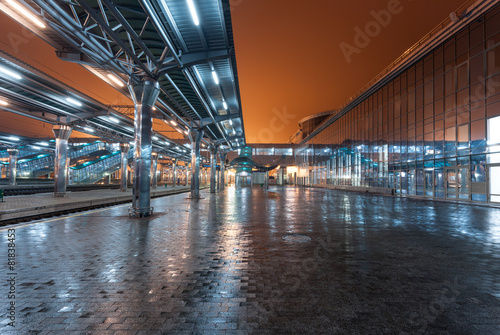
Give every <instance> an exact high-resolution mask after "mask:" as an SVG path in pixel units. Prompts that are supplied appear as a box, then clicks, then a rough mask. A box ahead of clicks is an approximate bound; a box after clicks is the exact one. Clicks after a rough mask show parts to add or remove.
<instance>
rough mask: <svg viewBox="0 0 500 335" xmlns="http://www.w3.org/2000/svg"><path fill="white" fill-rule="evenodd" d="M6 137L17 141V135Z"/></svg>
mask: <svg viewBox="0 0 500 335" xmlns="http://www.w3.org/2000/svg"><path fill="white" fill-rule="evenodd" d="M8 139H9V140H11V141H19V137H15V136H9V137H8Z"/></svg>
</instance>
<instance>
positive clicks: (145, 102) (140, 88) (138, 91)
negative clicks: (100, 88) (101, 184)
mask: <svg viewBox="0 0 500 335" xmlns="http://www.w3.org/2000/svg"><path fill="white" fill-rule="evenodd" d="M132 79H133V78H131V81H130V82H129V85H128V88H129V91H130V94H131V96H132V99H133V101H134V105H135V113H134V133H135V139H134V183H133V188H132V192H133V193H132V207H130V208H129V215H130V216H135V217H143V216H149V215H151V214H153V208H152V207H151V154H152V142H151V138H152V133H153V106H154V104H155V102H156V99H157V98H158V94H159V93H160V85H159V84H158V82H157V81H155V80H153V79H151V78H148V77H143V78H141V81H140V82H139V83H135V82H132Z"/></svg>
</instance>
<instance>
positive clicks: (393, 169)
mask: <svg viewBox="0 0 500 335" xmlns="http://www.w3.org/2000/svg"><path fill="white" fill-rule="evenodd" d="M295 154H296V162H297V165H298V167H299V173H298V176H299V178H298V182H299V183H301V184H309V185H311V184H332V185H343V186H358V187H379V188H388V189H392V190H393V192H394V193H396V194H401V195H410V196H421V197H432V198H446V199H460V200H469V201H477V202H500V6H496V7H495V8H493V9H492V10H490V11H489V12H487V13H485V14H484V15H483V17H482V20H475V21H474V22H473V23H470V24H469V25H468V26H467V27H465V28H464V29H462V30H461V31H459V32H458V33H456V34H454V35H453V36H451V37H450V38H448V39H447V40H446V41H445V42H443V43H442V44H440V45H439V46H437V47H435V48H434V49H433V50H431V51H429V52H428V53H427V54H426V55H425V56H423V57H421V58H420V59H419V60H418V61H416V62H414V63H413V64H412V65H411V66H409V67H407V68H406V69H405V70H404V71H402V72H400V73H398V74H397V75H396V76H394V77H393V78H392V80H390V81H389V82H387V83H386V84H385V85H384V86H382V87H380V88H379V89H378V90H377V91H376V92H374V93H373V94H371V95H370V96H368V97H367V98H365V99H364V100H363V101H361V102H359V103H358V104H357V105H355V106H354V107H352V108H351V109H350V110H349V112H348V113H346V114H344V115H343V116H341V117H340V118H339V119H337V120H336V121H335V122H333V123H332V124H331V125H329V126H328V127H327V128H325V129H324V130H323V131H321V132H320V133H318V134H317V135H316V136H314V137H313V138H311V139H309V140H307V141H306V142H304V143H302V145H301V146H300V148H299V149H297V150H296V153H295Z"/></svg>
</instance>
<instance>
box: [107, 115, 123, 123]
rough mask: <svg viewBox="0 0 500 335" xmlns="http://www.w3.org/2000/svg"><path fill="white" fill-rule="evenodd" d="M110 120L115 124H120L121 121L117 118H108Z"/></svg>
mask: <svg viewBox="0 0 500 335" xmlns="http://www.w3.org/2000/svg"><path fill="white" fill-rule="evenodd" d="M108 120H109V121H111V122H114V123H120V120H118V119H117V118H115V117H113V116H108Z"/></svg>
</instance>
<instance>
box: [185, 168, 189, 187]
mask: <svg viewBox="0 0 500 335" xmlns="http://www.w3.org/2000/svg"><path fill="white" fill-rule="evenodd" d="M184 171H185V173H184V175H185V177H186V179H184V186H186V187H187V186H188V180H189V166H188V165H186V166H184Z"/></svg>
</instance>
